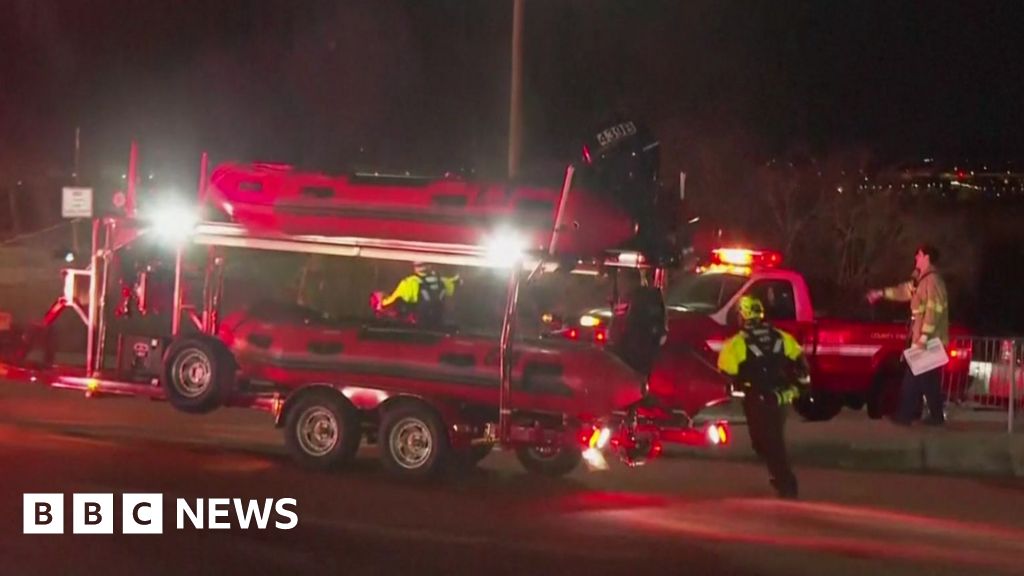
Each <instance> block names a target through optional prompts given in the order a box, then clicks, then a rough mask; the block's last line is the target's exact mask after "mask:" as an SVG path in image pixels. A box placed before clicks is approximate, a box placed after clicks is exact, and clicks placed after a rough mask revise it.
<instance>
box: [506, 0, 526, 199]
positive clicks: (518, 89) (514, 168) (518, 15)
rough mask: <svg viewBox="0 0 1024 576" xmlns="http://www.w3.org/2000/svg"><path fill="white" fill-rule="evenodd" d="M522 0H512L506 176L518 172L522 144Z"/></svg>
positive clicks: (512, 176) (511, 177) (511, 175)
mask: <svg viewBox="0 0 1024 576" xmlns="http://www.w3.org/2000/svg"><path fill="white" fill-rule="evenodd" d="M522 36H523V0H512V85H511V90H510V91H511V94H510V98H509V114H508V177H509V180H511V179H513V178H515V177H516V176H517V175H518V173H519V156H520V148H521V144H522V126H521V119H520V113H521V110H520V109H521V107H522V95H523V85H522V80H523V67H522V52H523V38H522Z"/></svg>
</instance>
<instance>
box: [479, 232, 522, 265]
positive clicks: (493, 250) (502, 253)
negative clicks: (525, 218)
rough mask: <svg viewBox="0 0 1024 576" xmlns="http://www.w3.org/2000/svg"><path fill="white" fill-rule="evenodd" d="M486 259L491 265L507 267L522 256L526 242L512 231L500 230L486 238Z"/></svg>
mask: <svg viewBox="0 0 1024 576" xmlns="http://www.w3.org/2000/svg"><path fill="white" fill-rule="evenodd" d="M484 246H485V247H486V249H487V261H488V262H489V263H490V264H491V265H492V266H500V267H503V268H507V267H510V266H513V265H514V264H515V263H516V262H518V261H519V260H521V259H522V258H523V253H524V251H525V250H526V242H524V241H523V239H522V237H520V236H519V235H518V234H516V233H515V232H512V231H502V232H498V233H496V234H494V235H493V236H491V237H490V238H488V239H487V241H486V243H485V244H484Z"/></svg>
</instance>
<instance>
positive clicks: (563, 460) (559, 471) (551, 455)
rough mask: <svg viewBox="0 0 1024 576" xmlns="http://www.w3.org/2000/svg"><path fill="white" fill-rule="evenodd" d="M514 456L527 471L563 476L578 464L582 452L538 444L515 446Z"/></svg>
mask: <svg viewBox="0 0 1024 576" xmlns="http://www.w3.org/2000/svg"><path fill="white" fill-rule="evenodd" d="M516 458H518V459H519V463H520V464H522V465H523V468H526V471H527V472H530V473H533V474H541V475H543V476H552V477H558V476H565V475H566V474H568V473H570V472H572V471H573V470H575V469H576V467H577V466H579V465H580V461H581V460H582V459H583V454H582V453H581V452H580V451H579V449H572V448H566V447H564V446H561V447H558V446H543V447H542V446H538V447H529V448H516Z"/></svg>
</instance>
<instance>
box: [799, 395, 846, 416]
mask: <svg viewBox="0 0 1024 576" xmlns="http://www.w3.org/2000/svg"><path fill="white" fill-rule="evenodd" d="M793 408H794V409H795V410H796V412H797V414H799V415H801V416H803V417H804V419H805V420H808V421H810V422H825V421H828V420H831V419H833V418H835V417H836V415H837V414H839V412H840V411H841V410H842V409H843V401H842V399H841V398H839V397H837V396H833V395H832V394H829V393H827V392H821V391H814V392H810V393H809V394H804V395H803V396H800V398H798V399H797V401H796V402H794V403H793Z"/></svg>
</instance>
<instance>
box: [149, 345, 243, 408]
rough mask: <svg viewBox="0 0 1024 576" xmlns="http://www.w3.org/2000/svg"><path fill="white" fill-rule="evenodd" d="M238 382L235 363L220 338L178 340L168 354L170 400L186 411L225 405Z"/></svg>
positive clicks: (166, 387)
mask: <svg viewBox="0 0 1024 576" xmlns="http://www.w3.org/2000/svg"><path fill="white" fill-rule="evenodd" d="M234 383H235V362H234V358H233V357H232V356H231V352H230V351H228V350H227V348H225V347H224V345H223V344H221V343H220V341H218V340H213V339H209V338H195V337H189V338H183V339H180V340H176V341H175V342H174V343H172V344H171V345H170V347H169V348H168V349H167V353H166V354H165V356H164V377H163V386H164V391H165V392H166V394H167V400H168V401H169V402H170V403H171V405H172V406H174V407H175V408H177V409H178V410H181V411H182V412H189V413H192V414H205V413H207V412H212V411H213V410H216V409H217V408H219V407H220V406H222V405H223V404H224V402H225V401H226V400H227V398H228V396H229V395H230V394H231V392H232V389H233V388H234Z"/></svg>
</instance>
